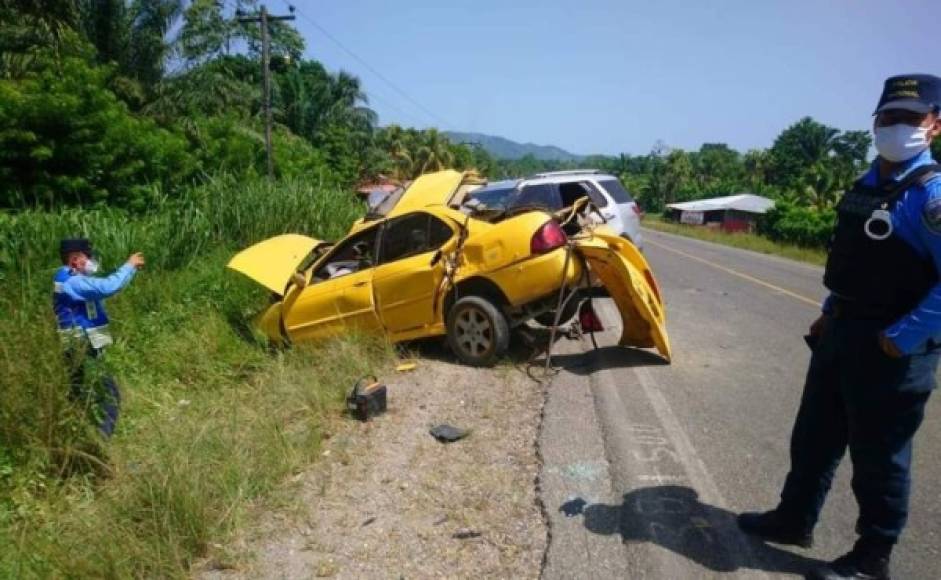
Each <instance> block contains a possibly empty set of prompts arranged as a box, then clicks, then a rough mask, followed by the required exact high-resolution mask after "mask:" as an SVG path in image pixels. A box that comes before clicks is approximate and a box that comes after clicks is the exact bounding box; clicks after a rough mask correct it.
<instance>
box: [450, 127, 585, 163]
mask: <svg viewBox="0 0 941 580" xmlns="http://www.w3.org/2000/svg"><path fill="white" fill-rule="evenodd" d="M445 134H446V135H447V136H448V138H449V139H450V140H451V141H452V142H454V143H479V144H480V146H481V147H483V148H484V150H485V151H486V152H487V153H490V154H491V155H493V156H494V157H496V158H497V159H521V158H523V157H525V156H527V155H532V156H533V157H535V158H536V159H541V160H544V161H578V160H579V159H582V158H583V157H584V156H583V155H576V154H574V153H569V152H568V151H566V150H565V149H561V148H559V147H556V146H554V145H535V144H533V143H517V142H516V141H511V140H509V139H506V138H504V137H497V136H495V135H484V134H483V133H463V132H460V131H445Z"/></svg>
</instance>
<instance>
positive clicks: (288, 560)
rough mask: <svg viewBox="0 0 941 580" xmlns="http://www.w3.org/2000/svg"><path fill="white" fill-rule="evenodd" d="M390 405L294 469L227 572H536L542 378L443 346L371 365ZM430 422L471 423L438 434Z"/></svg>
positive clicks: (213, 574) (217, 575)
mask: <svg viewBox="0 0 941 580" xmlns="http://www.w3.org/2000/svg"><path fill="white" fill-rule="evenodd" d="M380 379H381V380H382V381H383V382H385V383H386V384H387V385H388V388H389V411H388V413H386V414H385V415H383V416H381V417H379V418H377V419H374V420H373V421H371V422H369V423H365V424H359V423H355V422H353V421H352V420H351V421H350V422H349V424H347V425H345V426H344V427H343V428H341V429H340V433H338V434H337V435H336V436H334V437H333V438H331V439H330V441H329V442H328V443H327V445H326V446H325V452H324V453H325V455H324V458H323V461H320V462H319V463H318V464H317V465H316V466H314V467H313V468H312V469H311V470H310V471H309V472H307V473H305V474H303V475H302V476H300V477H301V481H300V485H299V488H300V494H301V497H300V501H299V502H298V504H297V505H300V506H301V507H300V508H295V509H294V510H291V511H288V512H285V513H269V514H266V515H265V516H264V517H263V518H262V523H261V524H260V525H259V526H258V527H257V528H255V529H252V530H251V531H250V532H249V533H248V534H246V536H245V537H243V538H242V539H240V540H238V541H237V542H236V543H235V544H236V545H233V546H227V547H225V550H226V551H227V552H230V553H233V552H234V553H236V554H239V557H238V558H237V561H240V564H238V565H237V566H236V567H235V568H233V569H227V570H220V569H213V566H214V563H213V562H212V561H210V562H208V563H207V564H206V565H205V566H204V571H203V572H202V573H200V574H198V575H199V576H201V577H203V578H213V579H220V580H229V579H234V578H312V577H332V578H432V577H434V578H480V577H491V578H535V577H537V576H539V573H540V568H541V565H542V559H543V555H544V553H545V548H546V542H547V527H546V522H545V520H544V518H543V516H542V511H541V508H540V506H539V504H538V503H537V493H536V479H537V476H538V473H539V460H538V457H537V452H536V440H537V437H538V429H539V420H540V414H541V409H542V405H543V400H544V397H543V392H542V387H541V386H540V385H539V384H537V383H535V382H534V381H532V380H530V379H529V378H527V377H526V375H525V374H523V373H522V372H520V371H519V370H517V369H516V368H515V367H514V366H512V365H509V364H507V365H504V366H498V367H497V368H494V369H474V368H469V367H465V366H459V365H457V364H456V363H454V362H452V361H451V359H450V357H448V356H447V355H445V354H441V355H440V356H433V357H432V358H431V359H429V358H421V359H418V368H417V369H415V370H414V371H411V372H407V373H394V374H393V375H392V376H385V377H380ZM439 423H450V424H451V425H454V426H458V427H462V428H467V429H470V430H471V433H470V435H469V436H468V437H467V438H466V439H463V440H461V441H458V442H455V443H450V444H442V443H439V442H438V441H436V440H435V439H434V438H432V437H431V435H430V434H429V433H428V430H429V428H431V427H432V426H434V425H436V424H439Z"/></svg>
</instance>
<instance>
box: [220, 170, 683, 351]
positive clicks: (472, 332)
mask: <svg viewBox="0 0 941 580" xmlns="http://www.w3.org/2000/svg"><path fill="white" fill-rule="evenodd" d="M484 183H485V182H484V180H482V179H480V178H479V177H478V176H477V175H476V174H475V173H473V172H458V171H440V172H436V173H430V174H426V175H423V176H421V177H419V178H418V179H416V180H415V181H414V182H413V183H412V184H411V185H410V186H409V187H408V188H407V189H405V190H400V191H397V192H395V193H394V194H392V195H391V196H390V197H389V198H387V199H386V200H384V201H382V202H381V203H379V204H378V205H377V207H374V208H372V209H371V210H370V211H369V212H368V213H367V214H366V216H365V217H364V218H363V219H361V220H358V221H357V222H356V223H354V224H353V225H352V227H351V229H350V232H349V233H348V234H347V236H346V237H345V238H344V239H342V240H340V241H339V242H337V243H336V244H333V245H331V244H327V243H325V242H323V241H320V240H316V239H313V238H309V237H306V236H302V235H298V234H285V235H281V236H276V237H273V238H270V239H268V240H265V241H263V242H260V243H258V244H255V245H254V246H251V247H249V248H247V249H245V250H243V251H242V252H240V253H238V254H237V255H236V256H234V257H233V258H232V259H231V261H230V262H229V264H228V267H229V268H231V269H232V270H235V271H238V272H240V273H242V274H244V275H246V276H248V277H249V278H251V279H253V280H254V281H256V282H258V283H259V284H261V285H262V286H264V287H265V288H267V289H269V290H270V291H271V292H272V294H273V300H272V304H271V305H270V306H269V307H268V308H267V309H266V310H265V311H264V312H263V313H261V315H260V316H259V317H258V319H257V320H256V324H257V326H258V327H259V329H261V330H262V331H263V332H264V333H265V334H266V335H267V336H268V337H270V338H271V339H272V340H274V341H279V342H298V341H307V340H318V339H323V338H326V337H330V336H336V335H339V334H343V333H346V332H349V331H351V330H355V331H363V332H379V333H384V334H385V335H386V336H387V337H388V338H389V339H390V340H391V341H393V342H400V341H406V340H413V339H418V338H426V337H434V336H446V337H447V341H448V343H449V345H450V346H451V348H452V350H453V351H454V352H455V354H456V355H457V356H458V358H460V359H461V360H462V361H463V362H465V363H467V364H471V365H475V366H486V365H492V364H494V363H495V362H496V361H497V360H498V359H499V357H500V356H502V355H503V353H504V352H505V351H506V349H507V347H508V344H509V340H510V330H511V328H512V327H514V326H517V325H520V324H523V323H525V322H526V321H528V320H530V319H533V318H537V317H538V319H539V320H540V321H545V320H547V319H548V320H555V321H559V322H560V323H565V322H567V319H568V318H571V317H572V316H574V310H571V309H564V310H563V315H562V316H557V315H555V313H554V312H553V310H554V309H555V308H556V307H557V306H558V304H559V296H560V291H561V292H562V293H565V292H567V291H573V292H579V291H580V290H587V289H589V288H591V287H592V286H599V285H600V286H604V288H605V289H606V290H607V292H608V293H609V294H610V296H611V297H612V298H613V300H614V302H615V303H616V305H617V307H618V310H619V311H620V313H621V316H622V323H623V332H622V336H621V339H620V344H622V345H625V346H636V347H642V348H651V347H652V348H656V349H657V351H658V352H659V353H660V354H661V355H662V356H663V357H664V358H666V359H667V360H669V358H670V356H671V352H670V343H669V339H668V337H667V333H666V328H665V320H664V311H663V303H662V300H661V297H660V294H659V289H658V288H657V283H656V280H655V279H654V277H653V273H652V272H651V270H650V267H649V265H648V264H647V261H646V260H645V259H644V257H643V255H642V254H641V253H640V252H639V251H638V250H637V248H636V247H634V246H633V244H631V242H630V241H628V240H626V239H624V238H623V237H621V236H618V235H617V234H616V233H614V232H613V231H611V230H610V229H608V228H606V227H605V226H603V225H602V226H595V225H590V224H587V222H586V224H587V225H575V221H576V220H577V218H578V216H577V215H576V213H577V212H578V211H580V210H581V209H583V208H573V210H572V212H571V214H570V215H569V216H568V217H565V216H552V215H550V214H548V213H546V212H545V211H543V210H541V209H538V208H515V209H514V210H513V211H497V212H492V211H488V209H487V208H480V207H474V208H469V207H467V206H465V205H463V202H464V201H465V199H466V198H467V195H468V194H469V193H471V192H472V191H474V190H475V189H477V188H479V187H481V185H483V184H484ZM586 201H587V200H586ZM582 205H583V206H584V204H582ZM566 232H568V233H566Z"/></svg>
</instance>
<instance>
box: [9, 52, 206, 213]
mask: <svg viewBox="0 0 941 580" xmlns="http://www.w3.org/2000/svg"><path fill="white" fill-rule="evenodd" d="M107 77H108V71H107V69H104V68H100V67H93V66H90V65H89V64H87V63H86V62H85V61H84V60H82V59H79V58H63V59H62V61H61V62H60V63H58V64H52V63H49V64H48V66H45V67H43V68H42V70H40V71H39V72H38V73H35V74H34V75H32V76H30V77H27V78H24V79H20V80H16V81H10V80H2V81H0V103H2V106H0V183H2V188H3V189H2V190H0V207H7V208H16V207H23V206H26V207H45V208H49V207H53V206H56V205H60V204H81V205H96V204H102V203H105V202H108V203H110V204H115V205H121V206H124V207H128V208H132V209H141V208H143V207H144V206H146V205H147V204H148V203H149V201H150V198H151V194H152V192H153V191H154V188H155V187H156V188H158V189H173V188H176V187H178V186H179V185H181V184H183V183H185V182H187V180H188V179H189V178H190V177H191V176H192V174H193V171H194V170H195V165H194V163H193V160H192V159H191V158H190V156H189V155H188V154H187V144H186V141H185V139H183V138H182V137H181V136H179V135H175V134H173V133H171V132H170V131H167V130H165V129H161V128H159V127H157V126H156V124H155V123H153V122H152V121H149V120H145V119H138V118H136V117H134V116H133V115H131V114H130V113H129V112H128V110H127V107H126V106H125V105H124V103H122V102H121V101H120V100H119V99H118V98H117V97H116V96H115V95H114V94H113V93H112V92H111V91H110V90H108V89H107V88H106V82H107Z"/></svg>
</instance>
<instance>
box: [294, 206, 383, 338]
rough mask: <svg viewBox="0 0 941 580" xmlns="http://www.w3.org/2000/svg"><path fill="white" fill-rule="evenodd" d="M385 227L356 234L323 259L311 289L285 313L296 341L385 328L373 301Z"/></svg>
mask: <svg viewBox="0 0 941 580" xmlns="http://www.w3.org/2000/svg"><path fill="white" fill-rule="evenodd" d="M378 232H379V225H378V224H377V225H376V226H374V227H371V228H369V229H368V230H365V231H362V232H360V233H358V234H355V235H353V236H350V237H348V238H346V239H345V240H343V241H342V242H340V243H339V244H337V246H336V247H335V248H334V249H333V250H332V251H331V252H330V253H329V254H327V255H326V256H325V257H324V258H323V259H321V260H319V261H318V262H317V264H316V265H315V266H314V268H315V269H314V270H313V271H312V272H311V275H310V280H309V282H308V284H307V286H306V287H305V288H304V289H303V290H301V291H300V294H299V295H298V296H297V298H296V299H295V300H294V302H293V303H292V304H291V305H290V306H289V307H288V308H286V310H285V312H284V315H283V316H284V327H285V330H286V331H287V334H288V336H289V337H290V338H291V340H292V341H302V340H313V339H318V338H326V337H329V336H337V335H340V334H344V333H346V332H349V331H351V330H357V331H364V332H375V331H380V330H381V329H382V325H381V324H380V323H379V318H378V316H377V315H376V309H375V304H374V303H373V288H372V277H373V274H374V272H375V269H376V268H375V265H376V249H377V242H378Z"/></svg>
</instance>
